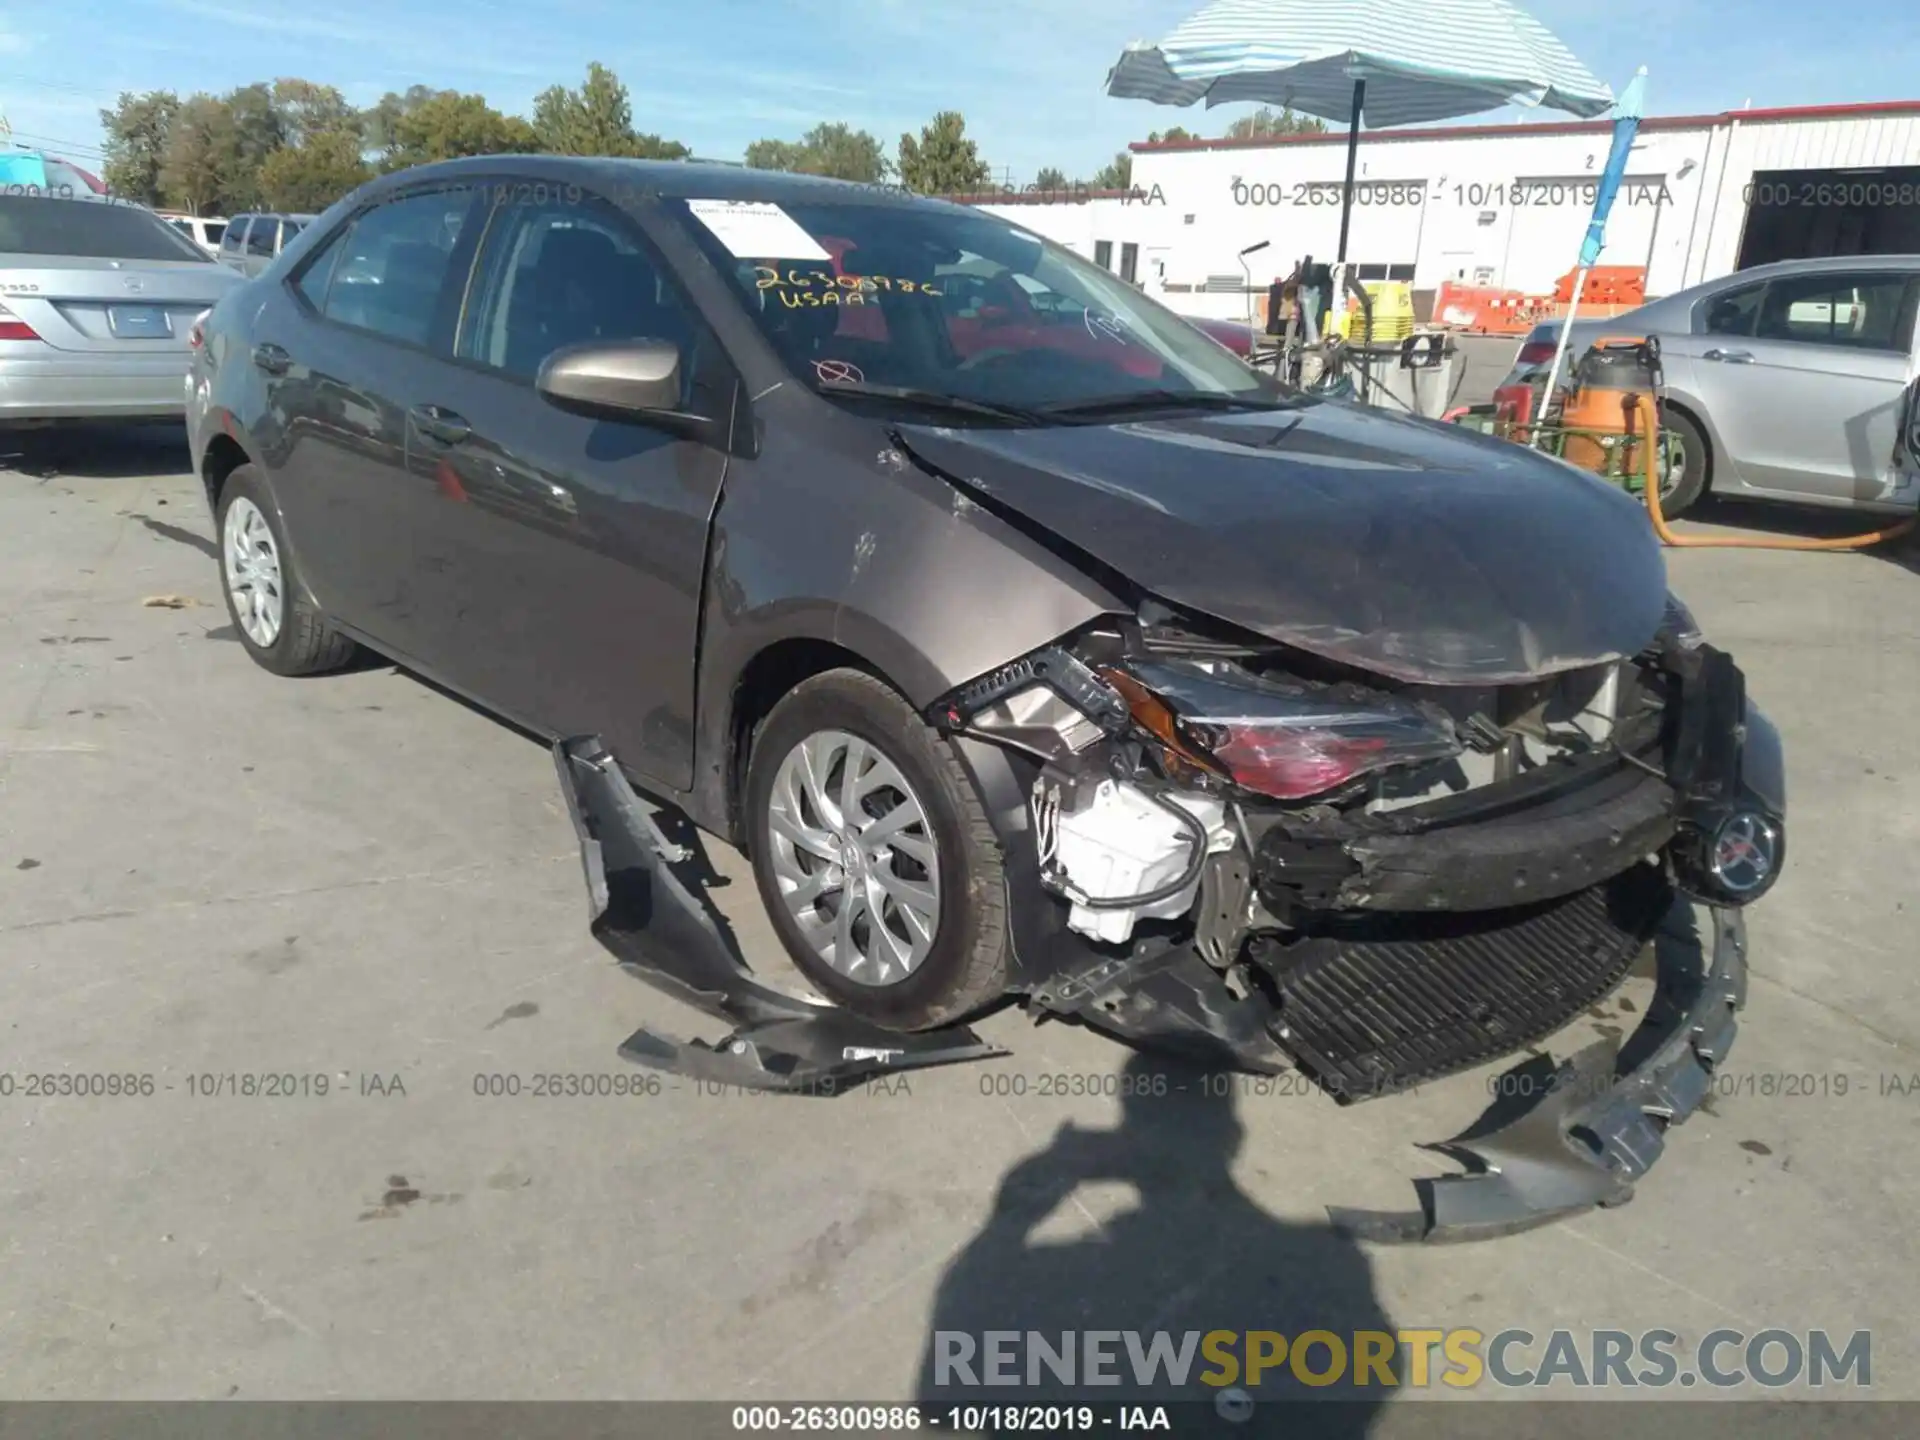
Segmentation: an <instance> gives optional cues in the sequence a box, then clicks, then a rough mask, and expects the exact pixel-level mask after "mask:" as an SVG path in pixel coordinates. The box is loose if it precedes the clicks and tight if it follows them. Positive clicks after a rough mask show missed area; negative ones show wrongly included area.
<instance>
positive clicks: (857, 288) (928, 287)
mask: <svg viewBox="0 0 1920 1440" xmlns="http://www.w3.org/2000/svg"><path fill="white" fill-rule="evenodd" d="M753 273H754V281H753V285H754V288H755V289H756V290H813V289H814V288H815V287H816V286H817V287H819V290H821V291H828V290H834V291H846V292H849V293H848V294H847V296H846V303H849V304H857V303H859V300H860V298H861V295H862V294H863V293H864V294H867V295H871V294H874V293H876V292H877V291H881V290H892V291H897V292H898V293H900V294H902V295H935V296H937V295H940V294H941V293H943V292H941V291H939V290H936V289H935V288H934V287H933V284H932V282H930V281H925V280H896V279H894V278H893V276H891V275H833V274H829V273H828V272H827V271H825V270H782V269H780V268H779V267H778V266H776V265H755V266H754V267H753ZM780 298H781V299H783V300H784V299H786V296H784V295H783V296H781V297H780ZM789 303H790V304H799V303H800V302H799V301H791V302H789ZM807 303H808V304H822V303H824V304H828V305H834V304H839V303H841V302H840V301H839V300H826V301H820V300H810V301H808V302H807Z"/></svg>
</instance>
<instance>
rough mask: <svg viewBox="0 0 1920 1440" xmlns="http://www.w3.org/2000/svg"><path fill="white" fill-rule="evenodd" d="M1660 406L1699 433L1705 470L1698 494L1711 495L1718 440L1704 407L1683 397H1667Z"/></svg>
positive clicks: (1718, 448)
mask: <svg viewBox="0 0 1920 1440" xmlns="http://www.w3.org/2000/svg"><path fill="white" fill-rule="evenodd" d="M1661 405H1662V406H1663V407H1664V408H1665V409H1668V410H1671V411H1674V412H1676V413H1677V414H1679V415H1681V416H1683V417H1685V419H1686V420H1687V423H1689V424H1690V425H1692V426H1693V428H1694V429H1695V430H1696V431H1698V432H1699V435H1700V439H1701V442H1702V443H1703V444H1704V445H1705V447H1706V452H1707V453H1706V455H1705V456H1704V457H1703V458H1704V459H1705V462H1706V470H1705V472H1704V478H1703V479H1702V480H1701V482H1700V494H1701V495H1702V496H1706V495H1710V494H1712V493H1713V471H1714V460H1715V457H1716V456H1717V455H1718V454H1719V450H1720V439H1719V437H1718V436H1717V435H1715V434H1714V432H1713V426H1712V425H1711V424H1710V423H1709V422H1708V420H1707V412H1706V407H1705V406H1703V405H1701V404H1699V403H1698V402H1696V401H1694V400H1691V399H1689V398H1687V397H1684V396H1683V397H1680V398H1678V399H1676V398H1674V397H1672V396H1668V397H1667V398H1666V399H1665V400H1663V401H1661Z"/></svg>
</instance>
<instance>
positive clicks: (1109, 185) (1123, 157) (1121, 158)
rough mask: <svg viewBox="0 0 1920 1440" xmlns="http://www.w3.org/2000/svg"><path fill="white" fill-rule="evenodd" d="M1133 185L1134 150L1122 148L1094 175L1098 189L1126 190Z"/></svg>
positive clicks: (1094, 185)
mask: <svg viewBox="0 0 1920 1440" xmlns="http://www.w3.org/2000/svg"><path fill="white" fill-rule="evenodd" d="M1132 185H1133V152H1132V151H1130V150H1122V151H1121V152H1120V153H1119V154H1118V155H1116V156H1114V157H1113V159H1111V160H1109V161H1108V162H1107V163H1106V164H1105V165H1102V166H1101V167H1100V169H1099V171H1098V172H1097V173H1096V174H1095V175H1094V177H1093V188H1094V189H1096V190H1126V189H1129V188H1131V187H1132Z"/></svg>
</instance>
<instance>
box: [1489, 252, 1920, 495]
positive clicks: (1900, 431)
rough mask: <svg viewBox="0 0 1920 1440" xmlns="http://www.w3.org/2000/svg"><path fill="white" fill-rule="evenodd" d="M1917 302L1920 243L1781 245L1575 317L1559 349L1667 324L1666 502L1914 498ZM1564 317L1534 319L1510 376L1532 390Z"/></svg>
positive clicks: (1663, 336) (1662, 330) (1579, 348)
mask: <svg viewBox="0 0 1920 1440" xmlns="http://www.w3.org/2000/svg"><path fill="white" fill-rule="evenodd" d="M1916 308H1920V255H1849V256H1841V257H1836V258H1832V259H1819V260H1787V261H1782V262H1780V263H1779V264H1775V265H1761V266H1757V267H1755V268H1754V269H1751V270H1742V271H1739V272H1737V273H1735V274H1732V275H1727V276H1724V277H1722V278H1721V279H1718V280H1710V281H1708V282H1707V283H1706V284H1704V285H1695V286H1693V287H1692V288H1691V289H1688V290H1682V291H1680V292H1678V293H1676V294H1673V295H1668V296H1666V297H1664V298H1663V299H1659V300H1654V301H1650V302H1649V303H1648V304H1646V305H1643V306H1641V307H1640V308H1639V309H1637V310H1632V311H1629V312H1628V313H1627V314H1625V315H1621V316H1619V317H1618V318H1616V319H1611V320H1604V319H1594V320H1576V321H1575V322H1574V325H1573V333H1572V335H1571V337H1570V338H1569V342H1568V346H1567V353H1568V360H1567V361H1566V362H1563V364H1564V365H1565V366H1570V365H1571V364H1572V362H1574V361H1576V360H1578V359H1579V357H1580V355H1581V354H1583V353H1584V352H1585V351H1586V350H1587V348H1588V347H1589V346H1591V345H1592V344H1593V343H1594V342H1595V341H1596V340H1599V339H1602V338H1604V337H1609V336H1620V337H1623V338H1626V337H1639V336H1643V335H1649V334H1653V335H1658V336H1659V337H1660V348H1661V355H1662V361H1663V364H1664V366H1665V369H1666V382H1667V394H1668V397H1669V403H1668V405H1667V407H1666V411H1665V417H1664V418H1665V420H1666V423H1667V426H1668V428H1669V430H1670V431H1671V432H1672V433H1673V434H1674V436H1675V437H1676V438H1677V440H1678V445H1677V446H1676V447H1674V450H1673V452H1672V454H1671V456H1670V459H1669V462H1668V465H1669V473H1668V475H1667V477H1666V483H1665V488H1663V490H1662V500H1663V506H1664V508H1665V510H1666V511H1667V513H1668V514H1678V513H1680V512H1681V511H1682V510H1684V509H1686V508H1687V507H1688V506H1689V505H1692V504H1693V503H1694V502H1696V501H1697V500H1698V499H1699V498H1700V497H1701V496H1702V495H1704V494H1707V493H1709V492H1711V493H1712V494H1715V495H1726V496H1743V497H1750V498H1753V499H1760V500H1790V501H1795V502H1798V503H1800V504H1805V505H1828V506H1840V507H1845V508H1851V509H1859V510H1868V511H1883V512H1884V511H1901V510H1911V509H1913V508H1914V506H1915V505H1916V504H1920V489H1916V487H1915V485H1914V483H1913V465H1912V461H1913V456H1914V454H1915V452H1916V450H1920V433H1916V432H1915V431H1914V429H1913V426H1914V422H1915V420H1916V418H1920V416H1916V414H1915V411H1914V403H1915V402H1914V398H1913V386H1914V383H1915V379H1916V376H1917V375H1920V335H1916V333H1915V325H1914V315H1915V310H1916ZM1560 326H1561V322H1560V321H1557V320H1551V321H1546V322H1544V323H1542V324H1539V325H1536V326H1534V328H1533V329H1532V331H1530V332H1529V333H1528V335H1527V337H1526V338H1525V339H1524V340H1523V341H1522V342H1521V344H1520V350H1519V353H1518V355H1517V356H1516V357H1515V360H1514V367H1513V370H1512V372H1511V373H1510V374H1509V375H1508V376H1507V378H1506V380H1505V381H1503V382H1502V384H1503V386H1527V387H1531V389H1532V390H1533V391H1534V393H1535V394H1536V395H1537V394H1538V393H1539V392H1540V391H1541V389H1542V388H1543V387H1544V385H1545V382H1546V377H1547V371H1548V369H1549V368H1550V367H1551V366H1552V364H1553V355H1554V349H1555V346H1556V345H1557V343H1558V341H1559V337H1560ZM1561 383H1562V384H1564V383H1565V371H1564V369H1563V373H1562V380H1561Z"/></svg>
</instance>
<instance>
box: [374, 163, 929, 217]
mask: <svg viewBox="0 0 1920 1440" xmlns="http://www.w3.org/2000/svg"><path fill="white" fill-rule="evenodd" d="M502 169H510V170H512V171H513V172H515V173H516V174H521V175H526V176H528V177H530V178H535V179H547V180H557V181H559V182H560V183H562V184H568V183H572V184H578V185H588V184H592V185H594V186H596V188H600V189H604V190H612V191H615V192H618V191H620V190H621V189H622V188H628V187H630V188H631V189H637V190H644V191H646V192H647V193H648V194H651V195H656V196H658V197H660V198H661V199H667V200H675V199H681V200H684V199H689V198H700V199H713V200H761V201H767V202H771V203H773V204H776V205H778V204H805V203H807V202H808V201H812V202H814V203H816V204H818V203H821V202H824V201H858V200H861V199H863V198H864V199H870V200H873V201H876V202H893V203H907V204H913V205H922V206H936V205H937V206H939V207H941V208H942V209H950V210H965V209H966V207H964V206H956V205H954V204H952V202H950V201H944V200H934V199H932V198H930V197H928V196H923V195H915V194H913V192H911V191H909V190H904V189H901V188H900V187H899V186H897V185H886V184H873V183H868V182H865V181H859V180H830V179H827V178H826V177H825V176H821V175H794V174H791V173H789V172H787V171H784V170H755V169H752V168H750V167H748V166H745V165H729V164H726V163H724V162H718V161H712V160H621V159H614V158H611V157H607V156H599V155H480V156H473V157H470V158H466V159H460V160H440V161H435V162H433V163H431V164H427V165H416V166H413V167H411V168H409V169H407V170H403V171H397V172H395V173H394V174H393V175H390V176H383V177H381V178H380V179H379V180H375V181H373V182H372V184H371V185H370V186H369V187H368V193H369V194H382V193H385V192H386V191H387V190H390V189H395V188H400V187H402V186H405V187H411V186H414V185H417V184H419V183H420V182H421V181H423V180H452V179H457V178H460V177H462V176H477V175H478V174H481V173H488V172H490V173H494V174H498V173H499V172H500V171H501V170H502Z"/></svg>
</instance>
